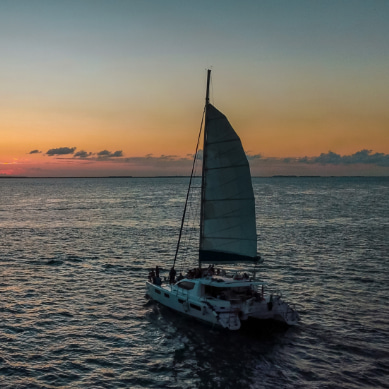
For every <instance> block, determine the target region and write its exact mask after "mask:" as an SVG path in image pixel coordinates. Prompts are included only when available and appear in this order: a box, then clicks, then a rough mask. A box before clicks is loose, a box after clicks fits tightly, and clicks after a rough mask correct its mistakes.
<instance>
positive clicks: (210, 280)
mask: <svg viewBox="0 0 389 389" xmlns="http://www.w3.org/2000/svg"><path fill="white" fill-rule="evenodd" d="M182 281H189V282H195V283H198V284H204V285H210V286H215V287H217V288H240V287H247V286H250V285H266V283H265V282H263V281H250V280H234V279H232V278H228V277H222V276H213V277H206V278H184V279H183V280H182ZM180 282H181V281H180Z"/></svg>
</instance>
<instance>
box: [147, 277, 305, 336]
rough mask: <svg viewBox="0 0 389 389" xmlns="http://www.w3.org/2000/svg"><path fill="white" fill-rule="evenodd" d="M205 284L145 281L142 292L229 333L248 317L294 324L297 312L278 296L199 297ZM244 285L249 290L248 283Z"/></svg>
mask: <svg viewBox="0 0 389 389" xmlns="http://www.w3.org/2000/svg"><path fill="white" fill-rule="evenodd" d="M202 281H204V283H203V282H202ZM180 284H194V286H193V289H191V290H186V289H184V288H182V287H180ZM209 284H211V283H210V282H209V280H206V279H197V280H186V279H184V280H183V281H182V282H178V283H177V284H175V285H164V286H158V285H155V284H152V283H150V282H146V289H147V295H148V296H149V297H150V298H151V299H153V300H155V301H157V302H159V303H161V304H163V305H165V306H166V307H169V308H171V309H173V310H175V311H177V312H180V313H182V314H184V315H187V316H191V317H193V318H196V319H198V320H201V321H205V322H208V323H210V324H212V325H216V326H219V327H222V328H226V329H229V330H239V329H240V328H241V325H242V322H243V321H245V320H247V319H249V318H250V319H256V320H274V321H277V322H281V323H284V324H286V325H294V324H297V321H298V314H297V312H296V311H294V310H293V309H292V308H291V307H290V306H289V305H288V304H287V303H285V302H284V301H282V300H281V299H280V298H279V297H275V298H272V297H270V298H268V299H263V298H258V295H257V296H253V297H250V298H247V299H244V300H242V299H238V298H235V299H231V300H225V299H220V298H215V297H212V296H205V295H202V291H203V290H204V288H203V286H204V285H209ZM247 284H248V287H250V283H249V282H248V283H247ZM233 285H234V284H232V286H233ZM270 300H271V301H270Z"/></svg>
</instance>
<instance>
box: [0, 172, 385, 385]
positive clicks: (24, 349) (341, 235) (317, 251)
mask: <svg viewBox="0 0 389 389" xmlns="http://www.w3.org/2000/svg"><path fill="white" fill-rule="evenodd" d="M187 184H188V179H187V178H164V179H162V178H109V179H108V178H105V179H104V178H94V179H93V178H91V179H70V178H69V179H1V180H0V193H1V200H0V275H1V278H0V296H1V300H0V387H1V388H296V387H299V388H362V387H363V388H364V387H366V388H389V385H388V382H389V378H388V377H389V308H388V299H389V259H388V257H389V255H388V254H389V249H388V242H389V179H388V178H358V177H356V178H256V179H254V191H255V195H256V209H257V228H258V234H259V238H258V249H259V252H260V253H261V255H262V257H263V258H264V259H265V262H264V263H263V265H261V267H260V271H259V276H260V277H261V278H262V279H264V280H265V281H267V282H268V283H269V287H270V288H271V289H274V290H280V291H282V292H283V296H284V298H285V299H286V300H287V301H289V302H290V303H292V304H295V305H296V308H297V309H298V311H299V312H300V315H301V322H300V323H299V325H298V326H296V327H293V328H290V329H288V330H286V331H281V332H273V331H265V332H259V331H258V332H252V331H251V332H247V333H245V332H225V331H222V330H218V329H216V328H212V327H209V326H207V325H204V324H202V323H197V322H193V321H192V320H190V319H188V318H186V317H183V316H177V315H175V314H174V312H171V311H170V310H168V309H166V308H164V307H161V306H159V305H158V304H156V303H154V302H152V301H149V300H148V299H147V298H146V297H145V280H146V277H147V273H148V271H149V269H150V268H152V267H155V265H159V266H161V267H162V268H163V271H165V272H167V270H168V269H169V268H170V266H171V265H172V260H173V257H174V252H175V248H176V243H177V236H178V231H179V226H180V222H181V215H182V209H183V203H184V200H185V195H186V190H187Z"/></svg>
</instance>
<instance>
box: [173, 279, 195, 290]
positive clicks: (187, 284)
mask: <svg viewBox="0 0 389 389" xmlns="http://www.w3.org/2000/svg"><path fill="white" fill-rule="evenodd" d="M177 286H178V287H180V288H182V289H186V290H191V289H193V288H194V286H195V283H194V282H189V281H182V282H180V283H179V284H177Z"/></svg>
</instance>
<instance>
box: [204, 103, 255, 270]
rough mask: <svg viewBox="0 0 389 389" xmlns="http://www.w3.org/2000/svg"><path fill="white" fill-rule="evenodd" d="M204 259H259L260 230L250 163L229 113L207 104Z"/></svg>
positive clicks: (213, 261)
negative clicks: (258, 231)
mask: <svg viewBox="0 0 389 389" xmlns="http://www.w3.org/2000/svg"><path fill="white" fill-rule="evenodd" d="M206 110H207V111H206V121H205V129H204V156H203V189H202V211H201V213H202V215H201V235H200V253H199V255H200V257H199V260H200V262H208V263H216V262H217V263H228V262H243V261H244V262H247V261H250V262H256V261H257V233H256V221H255V203H254V193H253V187H252V183H251V175H250V168H249V164H248V161H247V158H246V155H245V152H244V150H243V147H242V144H241V141H240V139H239V136H238V135H237V134H236V132H235V131H234V129H233V128H232V126H231V125H230V123H229V122H228V120H227V118H226V117H225V116H224V115H223V114H222V113H221V112H220V111H218V110H217V109H216V108H215V107H214V106H212V105H211V104H209V103H208V104H207V107H206Z"/></svg>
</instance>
